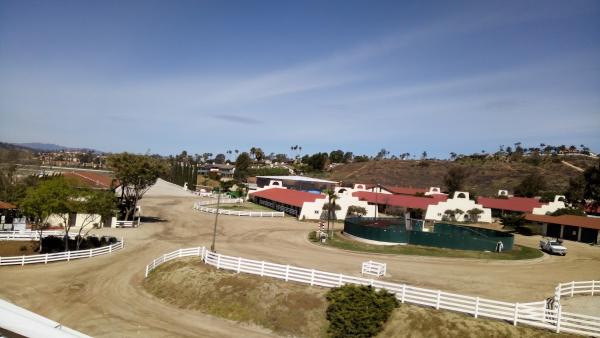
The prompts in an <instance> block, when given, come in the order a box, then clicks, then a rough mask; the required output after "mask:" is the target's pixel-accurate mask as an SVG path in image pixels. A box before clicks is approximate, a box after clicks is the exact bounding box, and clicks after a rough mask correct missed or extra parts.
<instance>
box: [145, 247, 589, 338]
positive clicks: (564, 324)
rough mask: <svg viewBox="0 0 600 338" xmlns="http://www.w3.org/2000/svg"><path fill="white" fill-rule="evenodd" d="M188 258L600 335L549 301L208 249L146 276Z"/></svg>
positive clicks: (153, 265) (191, 252)
mask: <svg viewBox="0 0 600 338" xmlns="http://www.w3.org/2000/svg"><path fill="white" fill-rule="evenodd" d="M188 256H199V257H202V260H203V261H204V262H205V263H206V264H209V265H212V266H215V267H216V268H217V269H226V270H232V271H235V272H238V273H239V272H244V273H250V274H254V275H260V276H267V277H273V278H278V279H283V280H285V281H286V282H287V281H294V282H299V283H305V284H310V285H318V286H324V287H338V286H342V285H344V284H355V285H370V286H372V287H374V288H376V289H385V290H387V291H389V292H391V293H393V294H395V296H396V298H397V299H398V300H399V301H400V302H401V303H411V304H417V305H423V306H430V307H433V308H435V309H445V310H451V311H456V312H461V313H466V314H469V315H473V316H474V317H475V318H478V317H487V318H493V319H499V320H505V321H508V322H511V323H513V325H517V324H526V325H530V326H534V327H539V328H545V329H549V330H553V331H555V332H568V333H575V334H582V335H589V336H600V317H592V316H586V315H580V314H575V313H568V312H562V311H561V309H560V307H559V308H558V309H556V310H554V309H546V302H545V301H540V302H534V303H521V304H520V303H509V302H501V301H496V300H491V299H485V298H480V297H471V296H463V295H459V294H455V293H448V292H443V291H440V290H430V289H423V288H417V287H414V286H410V285H407V284H397V283H389V282H382V281H379V280H375V279H367V278H361V277H353V276H347V275H344V274H341V273H340V274H337V273H330V272H325V271H319V270H315V269H305V268H299V267H295V266H290V265H282V264H274V263H268V262H265V261H256V260H250V259H245V258H241V257H231V256H224V255H221V254H217V253H214V252H211V251H209V250H207V249H206V248H205V247H197V248H189V249H180V250H177V251H173V252H170V253H168V254H164V255H162V256H161V257H159V258H157V259H155V260H154V261H152V263H150V264H149V265H147V266H146V274H145V276H146V277H148V274H149V273H150V272H151V271H152V270H154V269H155V268H156V267H157V266H159V265H161V264H163V263H164V262H167V261H170V260H173V259H176V258H180V257H188Z"/></svg>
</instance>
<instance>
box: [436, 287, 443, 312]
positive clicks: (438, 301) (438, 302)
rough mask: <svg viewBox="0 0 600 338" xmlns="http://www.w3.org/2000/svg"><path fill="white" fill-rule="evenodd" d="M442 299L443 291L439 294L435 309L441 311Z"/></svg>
mask: <svg viewBox="0 0 600 338" xmlns="http://www.w3.org/2000/svg"><path fill="white" fill-rule="evenodd" d="M441 297H442V291H440V290H438V292H437V300H436V302H435V309H436V310H439V309H440V298H441Z"/></svg>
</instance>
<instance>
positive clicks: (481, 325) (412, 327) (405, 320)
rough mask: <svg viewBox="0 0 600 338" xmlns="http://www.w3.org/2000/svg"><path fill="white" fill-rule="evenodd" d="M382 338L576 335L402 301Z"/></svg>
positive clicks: (497, 337) (380, 336) (386, 326)
mask: <svg viewBox="0 0 600 338" xmlns="http://www.w3.org/2000/svg"><path fill="white" fill-rule="evenodd" d="M377 337H378V338H392V337H411V338H430V337H460V338H479V337H496V338H500V337H506V338H508V337H524V338H533V337H536V338H537V337H575V336H573V335H569V334H556V333H553V332H550V331H548V330H543V329H535V328H531V327H525V326H513V325H512V324H510V323H506V322H502V321H496V320H488V319H481V318H479V319H476V318H473V317H471V316H468V315H465V314H461V313H456V312H450V311H438V310H435V309H432V308H428V307H420V306H416V305H409V304H402V305H400V307H399V308H397V309H396V310H394V311H393V312H392V315H391V317H390V319H389V320H388V321H387V324H386V325H385V326H384V328H383V331H382V332H381V333H380V334H379V335H377Z"/></svg>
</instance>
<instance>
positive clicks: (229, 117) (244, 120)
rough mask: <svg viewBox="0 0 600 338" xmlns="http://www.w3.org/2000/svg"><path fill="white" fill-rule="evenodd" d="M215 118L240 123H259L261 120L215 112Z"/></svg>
mask: <svg viewBox="0 0 600 338" xmlns="http://www.w3.org/2000/svg"><path fill="white" fill-rule="evenodd" d="M212 117H213V118H215V119H217V120H222V121H226V122H233V123H239V124H259V123H260V122H261V121H260V120H258V119H255V118H252V117H246V116H239V115H233V114H215V115H212Z"/></svg>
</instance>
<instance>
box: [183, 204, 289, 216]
mask: <svg viewBox="0 0 600 338" xmlns="http://www.w3.org/2000/svg"><path fill="white" fill-rule="evenodd" d="M194 209H196V210H198V211H202V212H208V213H211V214H215V213H216V212H217V209H216V208H208V207H202V206H198V207H194ZM219 215H232V216H248V217H284V216H285V213H284V212H281V211H241V210H227V209H219Z"/></svg>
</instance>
